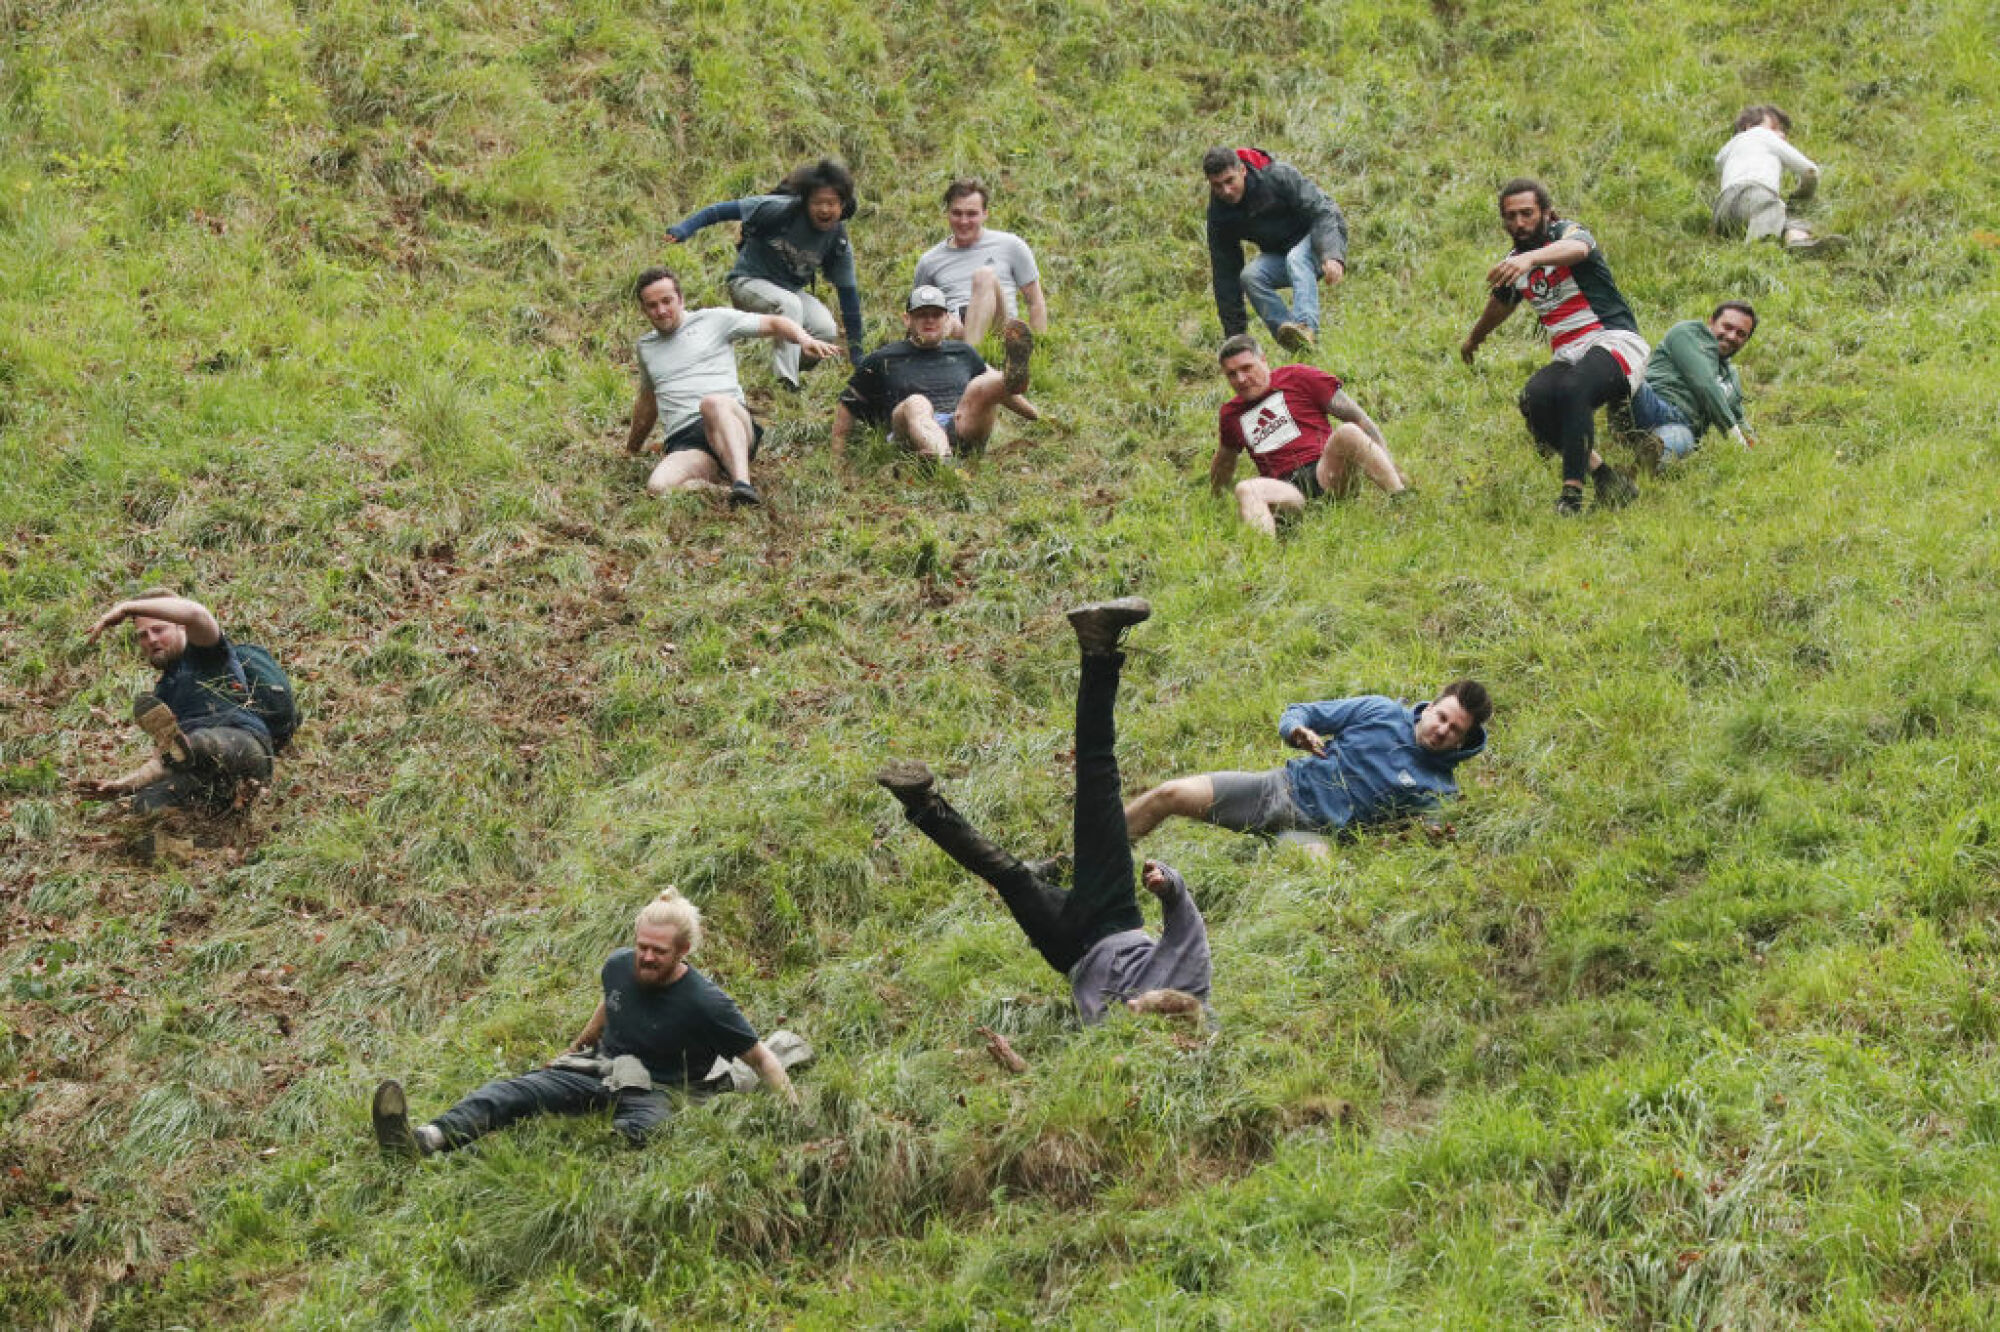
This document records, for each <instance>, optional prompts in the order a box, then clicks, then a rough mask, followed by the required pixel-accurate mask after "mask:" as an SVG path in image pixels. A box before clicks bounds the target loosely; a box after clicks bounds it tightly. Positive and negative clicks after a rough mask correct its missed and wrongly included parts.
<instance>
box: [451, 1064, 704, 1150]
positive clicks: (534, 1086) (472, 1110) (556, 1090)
mask: <svg viewBox="0 0 2000 1332" xmlns="http://www.w3.org/2000/svg"><path fill="white" fill-rule="evenodd" d="M606 1108H609V1109H610V1110H611V1126H612V1127H613V1128H615V1129H617V1130H618V1131H619V1132H620V1133H622V1134H624V1135H625V1136H626V1137H627V1138H628V1139H630V1140H631V1141H632V1142H633V1143H634V1144H637V1143H641V1142H644V1141H645V1139H646V1135H647V1134H648V1133H651V1132H652V1131H653V1130H654V1129H655V1128H657V1127H659V1126H660V1125H661V1124H663V1123H665V1122H666V1120H667V1119H668V1117H669V1116H671V1115H672V1114H673V1113H674V1106H673V1103H672V1102H671V1101H669V1100H668V1099H667V1094H666V1093H665V1092H663V1091H661V1090H659V1089H658V1088H655V1089H654V1090H652V1091H647V1092H641V1091H622V1092H609V1091H606V1090H605V1089H604V1082H603V1080H602V1079H601V1078H598V1077H596V1076H594V1075H592V1074H589V1073H577V1072H573V1071H571V1070H569V1069H566V1068H538V1069H536V1070H535V1071H534V1072H532V1073H523V1074H522V1075H521V1076H520V1077H518V1078H502V1079H501V1080H500V1081H498V1082H489V1083H487V1084H486V1085H485V1086H484V1087H481V1088H480V1089H479V1090H478V1091H476V1092H474V1093H472V1094H471V1095H470V1096H468V1097H466V1098H465V1099H464V1100H462V1101H460V1102H459V1103H458V1104H457V1105H455V1106H453V1107H452V1108H451V1109H449V1110H447V1111H445V1112H444V1113H443V1114H441V1115H439V1116H438V1117H437V1119H436V1120H435V1121H434V1122H435V1123H436V1124H437V1127H438V1131H439V1132H441V1133H443V1134H444V1140H445V1142H446V1143H447V1144H448V1145H450V1146H452V1147H463V1146H465V1144H466V1143H468V1142H471V1141H472V1140H473V1139H474V1138H477V1137H479V1136H481V1135H482V1134H487V1133H491V1132H493V1131H494V1130H495V1129H502V1128H506V1127H507V1126H508V1125H509V1124H512V1123H513V1122H514V1121H516V1120H519V1119H526V1118H528V1117H529V1116H530V1115H587V1114H589V1113H591V1112H592V1111H594V1110H604V1109H606Z"/></svg>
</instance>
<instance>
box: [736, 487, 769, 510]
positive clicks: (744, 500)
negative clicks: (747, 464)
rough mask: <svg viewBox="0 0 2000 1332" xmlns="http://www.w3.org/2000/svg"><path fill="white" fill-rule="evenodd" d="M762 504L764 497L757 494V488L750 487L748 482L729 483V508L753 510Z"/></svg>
mask: <svg viewBox="0 0 2000 1332" xmlns="http://www.w3.org/2000/svg"><path fill="white" fill-rule="evenodd" d="M763 502H764V497H763V496H762V495H759V494H758V493H757V487H755V486H753V485H751V484H750V483H749V482H748V481H731V482H730V483H729V507H730V508H732V509H754V508H756V507H757V506H758V505H760V504H762V503H763Z"/></svg>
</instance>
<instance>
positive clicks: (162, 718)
mask: <svg viewBox="0 0 2000 1332" xmlns="http://www.w3.org/2000/svg"><path fill="white" fill-rule="evenodd" d="M132 720H133V721H136V722H138V723H139V729H140V730H142V731H144V732H145V733H146V734H147V735H149V736H151V737H152V738H153V743H154V744H156V745H158V746H159V748H160V752H161V753H162V754H165V755H166V756H167V758H168V759H169V760H170V761H172V762H174V763H186V762H187V761H188V757H189V750H188V742H187V737H186V736H185V735H182V734H181V724H180V722H179V720H177V719H176V718H175V716H174V710H173V709H172V708H170V707H168V706H167V705H166V704H165V703H163V702H161V701H160V698H159V696H158V695H157V694H141V695H139V696H138V697H137V698H135V699H133V700H132Z"/></svg>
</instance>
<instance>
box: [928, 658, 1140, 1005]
mask: <svg viewBox="0 0 2000 1332" xmlns="http://www.w3.org/2000/svg"><path fill="white" fill-rule="evenodd" d="M1124 662H1125V659H1124V657H1123V656H1121V655H1117V654H1111V655H1105V654H1101V653H1100V654H1094V655H1093V654H1086V655H1085V656H1084V658H1083V679H1082V681H1081V682H1080V683H1079V684H1078V686H1077V691H1076V814H1075V824H1074V830H1073V831H1074V836H1075V839H1076V841H1075V846H1076V856H1075V875H1074V886H1073V887H1071V889H1070V890H1069V891H1068V892H1064V891H1063V890H1062V889H1060V888H1057V887H1055V886H1054V885H1052V884H1050V883H1047V882H1045V881H1044V880H1042V879H1041V878H1039V877H1038V876H1037V875H1036V874H1035V873H1034V871H1032V870H1030V869H1029V868H1028V867H1027V866H1026V865H1023V864H1022V863H1021V862H1020V861H1019V860H1016V859H1015V858H1014V857H1013V856H1011V855H1009V854H1008V853H1007V852H1005V851H1002V850H1001V849H1000V848H999V847H997V846H995V845H994V844H993V843H992V842H989V841H987V840H986V838H984V837H982V836H980V835H979V834H978V833H977V832H975V831H973V828H972V825H971V824H969V823H967V822H966V821H965V816H964V815H963V814H960V813H959V812H958V811H957V810H955V809H953V808H952V807H951V805H950V804H949V803H947V802H946V800H945V799H944V797H943V796H940V795H936V794H933V795H932V797H931V799H930V800H929V801H928V802H927V803H925V804H924V805H923V806H921V807H920V808H918V809H915V810H912V811H911V812H910V815H909V818H910V822H911V823H914V824H915V825H916V826H917V830H918V831H919V832H921V833H923V835H924V836H926V837H928V838H930V839H931V840H932V841H933V842H936V843H937V844H938V846H939V847H940V848H942V849H943V851H944V853H945V854H946V855H948V856H950V857H951V858H952V859H953V860H956V861H957V862H958V863H959V864H961V865H963V866H965V867H966V868H967V869H969V870H971V871H972V872H973V873H974V874H977V875H978V876H979V877H980V878H982V879H984V880H986V882H988V883H990V884H992V885H993V888H994V891H996V892H998V893H999V894H1000V900H1001V901H1003V902H1005V903H1006V904H1007V909H1008V910H1009V911H1011V912H1013V914H1014V921H1015V923H1016V924H1018V925H1019V926H1020V927H1021V930H1022V932H1023V933H1025V934H1026V935H1027V936H1028V942H1029V943H1031V944H1033V945H1034V946H1035V951H1036V952H1038V953H1040V954H1041V955H1042V959H1043V960H1044V961H1046V962H1047V963H1048V964H1049V965H1050V966H1052V967H1054V968H1055V969H1056V970H1057V971H1059V972H1062V973H1063V974H1064V975H1068V974H1069V969H1070V968H1071V967H1073V966H1075V965H1076V964H1077V961H1078V960H1079V959H1080V958H1082V957H1083V955H1084V954H1085V953H1087V952H1089V951H1090V949H1091V947H1092V945H1094V944H1096V943H1097V942H1098V941H1099V940H1100V939H1103V938H1105V937H1107V936H1109V935H1113V934H1117V933H1119V932H1120V931H1121V930H1136V929H1138V928H1139V927H1140V925H1141V924H1142V923H1143V919H1144V918H1143V917H1142V916H1141V915H1140V914H1139V900H1138V897H1137V896H1136V895H1135V893H1134V892H1133V882H1132V844H1131V842H1130V840H1128V839H1127V837H1126V835H1125V803H1124V797H1123V795H1122V793H1121V790H1120V786H1119V779H1118V756H1117V754H1116V752H1115V747H1116V743H1117V729H1116V727H1115V725H1114V723H1113V721H1112V710H1113V708H1114V707H1115V705H1116V704H1117V702H1118V670H1119V668H1120V667H1121V666H1122V665H1124Z"/></svg>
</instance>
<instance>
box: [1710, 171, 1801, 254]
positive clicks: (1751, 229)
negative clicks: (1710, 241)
mask: <svg viewBox="0 0 2000 1332" xmlns="http://www.w3.org/2000/svg"><path fill="white" fill-rule="evenodd" d="M1715 229H1716V230H1717V231H1720V232H1722V233H1723V234H1724V235H1726V236H1737V235H1740V236H1742V237H1744V238H1745V239H1746V240H1766V239H1770V238H1773V237H1775V238H1780V239H1782V238H1783V236H1784V234H1785V201H1784V200H1783V199H1781V198H1779V197H1778V194H1777V192H1776V191H1775V190H1773V189H1771V188H1770V187H1769V186H1766V185H1758V184H1756V183H1755V182H1746V183H1745V184H1742V185H1732V186H1730V187H1729V189H1728V190H1727V191H1726V192H1725V193H1724V194H1723V196H1722V197H1721V198H1720V199H1717V200H1716V201H1715Z"/></svg>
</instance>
